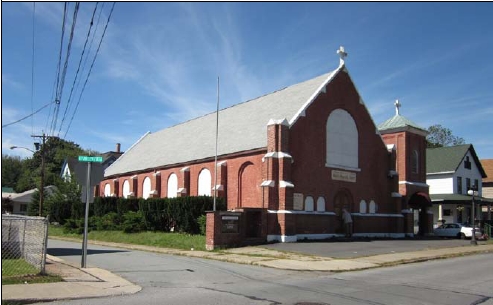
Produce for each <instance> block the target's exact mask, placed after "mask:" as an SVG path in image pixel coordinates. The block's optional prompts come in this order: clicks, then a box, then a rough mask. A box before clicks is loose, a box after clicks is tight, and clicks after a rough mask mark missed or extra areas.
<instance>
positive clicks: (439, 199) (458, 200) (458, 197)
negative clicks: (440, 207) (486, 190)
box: [430, 194, 493, 205]
mask: <svg viewBox="0 0 493 305" xmlns="http://www.w3.org/2000/svg"><path fill="white" fill-rule="evenodd" d="M430 198H431V202H432V203H433V204H465V205H467V204H471V201H472V196H469V195H463V194H430ZM474 202H476V203H477V204H484V205H487V204H491V203H493V199H491V198H484V197H478V196H474Z"/></svg>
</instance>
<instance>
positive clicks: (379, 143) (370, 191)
mask: <svg viewBox="0 0 493 305" xmlns="http://www.w3.org/2000/svg"><path fill="white" fill-rule="evenodd" d="M338 53H339V55H340V56H341V59H340V64H339V66H338V67H337V69H335V70H334V71H331V72H330V73H327V74H324V75H321V76H318V77H315V78H313V79H310V80H307V81H304V82H301V83H298V84H295V85H292V86H289V87H286V88H283V89H280V90H278V91H275V92H273V93H270V94H267V95H264V96H261V97H258V98H256V99H253V100H250V101H247V102H244V103H240V104H237V105H234V106H231V107H228V108H225V109H222V110H221V111H219V125H218V126H219V127H218V153H217V158H218V162H217V182H216V183H214V182H213V181H214V176H215V175H214V173H215V171H214V166H215V155H216V154H215V139H214V135H215V133H216V113H210V114H208V115H205V116H202V117H199V118H196V119H192V120H190V121H187V122H184V123H182V124H178V125H175V126H172V127H169V128H166V129H163V130H160V131H158V132H155V133H147V134H145V135H144V136H143V137H142V138H140V139H139V140H138V141H137V142H136V143H135V144H134V145H133V146H132V147H130V148H129V149H128V150H127V151H126V152H125V153H124V154H123V155H122V156H121V157H120V158H119V159H118V160H117V161H116V162H114V163H113V164H112V165H111V166H110V167H109V168H107V169H106V171H105V178H104V180H103V181H102V182H101V183H100V190H101V191H100V195H101V196H119V197H128V196H135V197H143V198H148V197H176V196H197V195H212V194H213V192H217V193H216V194H217V196H219V197H223V198H225V200H226V202H227V209H228V211H236V212H239V213H242V215H244V216H245V217H244V219H245V223H246V225H245V233H244V236H243V237H244V238H260V239H262V240H265V241H281V242H293V241H297V240H301V239H305V238H306V239H325V238H330V237H333V236H338V235H341V234H343V223H342V219H341V213H342V209H344V208H345V209H347V210H348V211H349V212H350V213H351V215H352V219H353V221H354V228H353V231H354V235H355V236H375V237H378V236H380V237H404V236H409V235H413V210H412V209H416V210H419V211H420V213H419V224H420V230H421V231H420V232H421V233H429V232H431V230H432V226H431V223H432V219H430V217H431V215H430V213H429V212H428V207H429V206H431V202H430V200H429V196H428V186H427V185H426V170H425V160H426V157H425V152H426V140H425V136H426V131H425V130H424V129H422V128H420V127H419V126H416V124H414V123H412V122H411V121H409V120H408V119H406V118H405V117H403V116H402V115H400V113H399V107H400V103H398V102H396V115H395V116H394V117H392V118H391V119H389V120H388V121H386V122H385V123H383V124H381V125H380V126H378V127H377V126H376V125H375V123H374V122H373V120H372V117H371V115H370V113H369V112H368V109H367V108H366V106H365V103H364V102H363V100H362V98H361V96H360V94H359V93H358V91H357V89H356V87H355V85H354V83H353V81H352V79H351V77H350V75H349V73H348V70H347V68H346V66H345V63H344V59H345V56H346V53H345V52H344V50H343V48H342V47H341V49H340V50H339V51H338ZM431 218H432V217H431Z"/></svg>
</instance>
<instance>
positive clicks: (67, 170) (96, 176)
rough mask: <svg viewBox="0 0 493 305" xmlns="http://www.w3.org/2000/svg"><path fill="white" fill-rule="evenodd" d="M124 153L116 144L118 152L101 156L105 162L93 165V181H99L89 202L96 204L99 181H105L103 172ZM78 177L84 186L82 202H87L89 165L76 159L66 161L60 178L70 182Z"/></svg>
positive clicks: (118, 144) (110, 152)
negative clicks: (95, 196)
mask: <svg viewBox="0 0 493 305" xmlns="http://www.w3.org/2000/svg"><path fill="white" fill-rule="evenodd" d="M122 154H123V152H121V151H120V143H117V144H116V151H108V152H105V153H103V154H102V155H101V157H103V162H102V163H101V164H99V163H93V165H92V166H93V169H92V171H91V180H92V181H97V182H96V183H95V189H94V190H93V191H91V193H90V198H89V202H91V203H92V202H94V195H95V194H99V181H101V180H102V179H103V172H104V170H105V169H106V168H108V167H109V166H110V165H111V164H113V163H114V162H115V161H116V160H117V159H118V158H119V157H120V156H121V155H122ZM74 175H75V176H77V177H78V178H77V181H78V182H79V184H80V185H82V189H81V200H82V202H85V201H86V182H85V181H86V180H85V178H84V179H83V178H81V177H86V175H87V163H81V162H79V161H78V159H76V158H67V159H65V161H64V163H63V165H62V170H61V173H60V176H61V177H62V178H63V179H65V180H70V179H71V177H73V176H74Z"/></svg>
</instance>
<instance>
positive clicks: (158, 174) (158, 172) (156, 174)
mask: <svg viewBox="0 0 493 305" xmlns="http://www.w3.org/2000/svg"><path fill="white" fill-rule="evenodd" d="M152 175H153V176H154V177H157V176H161V172H160V171H157V172H155V173H153V174H152Z"/></svg>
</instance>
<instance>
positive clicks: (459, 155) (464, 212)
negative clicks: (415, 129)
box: [426, 144, 491, 223]
mask: <svg viewBox="0 0 493 305" xmlns="http://www.w3.org/2000/svg"><path fill="white" fill-rule="evenodd" d="M483 178H486V172H485V170H484V169H483V166H482V164H481V162H480V160H479V158H478V156H477V154H476V151H475V150H474V146H473V145H472V144H464V145H456V146H448V147H439V148H428V149H427V150H426V183H428V185H429V186H430V197H431V201H432V203H433V208H432V211H433V215H434V220H435V222H441V221H445V222H448V223H450V222H458V223H471V221H472V209H471V207H472V199H473V198H472V196H471V195H468V190H470V189H471V188H473V187H474V188H475V189H476V190H477V192H478V196H476V198H474V201H475V202H476V204H477V205H478V206H477V207H476V214H477V215H475V218H476V219H481V218H483V215H482V213H477V211H480V210H479V209H478V208H479V207H480V206H481V205H488V204H491V203H489V200H488V199H486V198H483V197H482V195H483V182H482V181H483Z"/></svg>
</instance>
